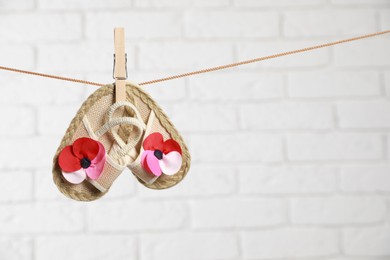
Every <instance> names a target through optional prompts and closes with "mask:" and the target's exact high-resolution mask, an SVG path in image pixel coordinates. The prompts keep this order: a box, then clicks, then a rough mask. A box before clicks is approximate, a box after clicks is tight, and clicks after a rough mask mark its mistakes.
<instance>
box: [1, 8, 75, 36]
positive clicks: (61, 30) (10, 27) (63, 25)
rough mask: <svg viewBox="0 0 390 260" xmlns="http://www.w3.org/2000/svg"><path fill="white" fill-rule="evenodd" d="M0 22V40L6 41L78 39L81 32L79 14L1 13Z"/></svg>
mask: <svg viewBox="0 0 390 260" xmlns="http://www.w3.org/2000/svg"><path fill="white" fill-rule="evenodd" d="M15 21H17V22H15ZM0 24H1V26H0V41H1V42H7V43H8V42H22V43H26V42H30V43H36V42H53V41H57V42H61V41H71V40H78V39H80V38H81V34H82V26H81V16H80V15H79V14H70V13H67V14H45V13H23V14H12V15H1V16H0Z"/></svg>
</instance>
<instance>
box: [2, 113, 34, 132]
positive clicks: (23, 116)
mask: <svg viewBox="0 0 390 260" xmlns="http://www.w3.org/2000/svg"><path fill="white" fill-rule="evenodd" d="M0 121H1V122H2V123H1V124H0V135H1V136H10V137H11V136H31V135H33V134H34V133H35V113H34V110H32V109H31V108H27V107H20V106H18V107H15V106H13V107H11V106H7V107H4V106H3V107H0Z"/></svg>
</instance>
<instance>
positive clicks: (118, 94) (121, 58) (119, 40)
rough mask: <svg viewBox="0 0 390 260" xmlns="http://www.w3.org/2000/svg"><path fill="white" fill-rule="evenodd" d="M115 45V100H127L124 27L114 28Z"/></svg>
mask: <svg viewBox="0 0 390 260" xmlns="http://www.w3.org/2000/svg"><path fill="white" fill-rule="evenodd" d="M114 46H115V54H114V75H113V76H114V79H115V102H119V101H125V100H126V79H127V55H126V52H125V30H124V29H123V28H115V29H114Z"/></svg>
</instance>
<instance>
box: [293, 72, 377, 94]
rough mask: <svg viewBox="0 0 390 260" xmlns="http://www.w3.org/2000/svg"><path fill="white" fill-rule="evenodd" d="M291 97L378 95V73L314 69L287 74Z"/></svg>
mask: <svg viewBox="0 0 390 260" xmlns="http://www.w3.org/2000/svg"><path fill="white" fill-rule="evenodd" d="M287 85H288V93H289V96H291V97H302V98H312V97H326V98H328V97H329V98H331V97H351V96H357V97H359V96H379V95H380V94H381V87H380V80H379V74H378V73H377V72H375V71H360V70H359V71H335V70H316V71H305V72H293V73H288V74H287Z"/></svg>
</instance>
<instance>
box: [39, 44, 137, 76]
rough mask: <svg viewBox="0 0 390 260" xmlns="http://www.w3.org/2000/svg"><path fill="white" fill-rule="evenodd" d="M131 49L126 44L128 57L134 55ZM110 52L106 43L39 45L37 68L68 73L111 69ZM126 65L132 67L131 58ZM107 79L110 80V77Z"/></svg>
mask: <svg viewBox="0 0 390 260" xmlns="http://www.w3.org/2000/svg"><path fill="white" fill-rule="evenodd" d="M133 51H134V50H133V48H132V47H131V46H126V52H127V55H128V56H129V57H134V53H133ZM112 53H113V47H112V44H106V43H95V42H87V43H83V44H80V43H77V44H51V45H39V46H38V68H39V70H63V71H67V72H68V73H70V72H72V73H73V72H78V73H80V72H88V71H94V72H96V71H112V64H113V56H112V55H113V54H112ZM59 61H61V62H59ZM127 67H128V69H132V68H133V67H134V60H133V59H128V61H127ZM110 73H112V72H110ZM109 75H110V74H109ZM110 76H111V75H110ZM107 80H110V81H111V80H112V79H111V77H110V79H107ZM73 84H74V83H73Z"/></svg>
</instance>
